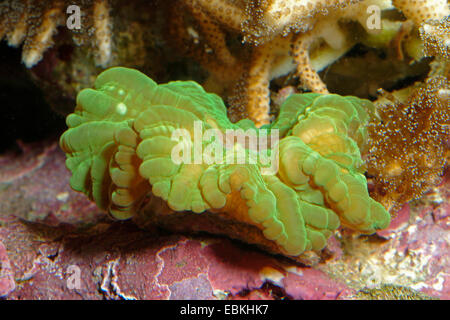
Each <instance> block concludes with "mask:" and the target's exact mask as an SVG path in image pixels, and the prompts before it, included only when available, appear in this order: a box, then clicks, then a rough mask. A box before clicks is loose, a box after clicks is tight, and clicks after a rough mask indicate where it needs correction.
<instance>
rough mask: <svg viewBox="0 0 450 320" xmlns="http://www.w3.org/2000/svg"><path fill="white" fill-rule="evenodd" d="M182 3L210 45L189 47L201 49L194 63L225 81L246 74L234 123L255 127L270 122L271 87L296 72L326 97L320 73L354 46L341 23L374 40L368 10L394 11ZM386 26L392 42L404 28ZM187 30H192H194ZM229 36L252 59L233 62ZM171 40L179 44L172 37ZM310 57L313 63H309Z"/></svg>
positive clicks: (326, 4)
mask: <svg viewBox="0 0 450 320" xmlns="http://www.w3.org/2000/svg"><path fill="white" fill-rule="evenodd" d="M183 2H184V3H186V6H187V7H188V8H189V9H190V10H191V12H193V15H194V16H195V17H196V20H197V27H195V28H196V31H197V32H198V33H196V34H197V35H199V37H200V38H202V39H203V40H204V41H205V42H206V44H203V45H198V44H196V45H195V46H192V45H191V47H197V48H200V54H199V51H198V50H197V51H195V52H196V53H195V54H194V55H195V57H196V58H197V59H198V60H199V61H200V62H201V63H202V64H203V65H204V66H205V67H206V69H207V70H210V71H212V73H213V74H220V77H222V78H225V79H235V78H236V74H238V75H239V74H242V77H241V79H240V80H239V81H238V82H237V85H236V87H235V90H234V93H233V94H232V96H231V98H230V99H229V102H230V104H231V108H230V111H229V114H230V117H231V119H232V121H237V120H239V119H243V118H247V117H249V118H250V119H252V120H253V121H255V123H256V125H257V126H261V125H263V124H267V123H269V122H270V110H269V109H270V108H269V105H270V96H269V84H270V81H271V80H272V79H274V78H276V77H279V76H281V75H285V74H288V73H290V72H292V71H294V72H295V75H296V76H298V78H299V80H300V83H301V85H302V86H303V87H304V88H306V89H309V90H311V91H312V92H317V93H327V92H328V91H327V88H326V86H325V84H324V83H323V81H322V80H321V79H320V77H319V75H318V74H317V71H319V70H321V69H323V68H324V67H326V66H327V65H328V64H330V63H331V62H333V61H335V60H336V59H338V58H339V57H341V56H342V55H343V54H345V53H346V52H347V51H348V50H349V49H350V48H351V47H352V46H353V45H354V44H355V37H354V35H353V36H352V35H351V33H352V31H351V29H352V28H353V27H351V28H346V27H345V26H343V25H342V22H348V21H357V22H358V23H359V24H360V25H361V27H362V28H363V29H365V30H366V32H367V33H368V34H372V33H373V32H374V31H373V30H371V29H370V26H369V25H368V22H367V21H368V19H369V17H370V12H368V11H367V9H368V7H370V6H371V5H376V6H377V7H378V8H379V9H380V10H385V9H391V8H392V4H391V3H390V2H389V1H381V0H365V1H350V0H347V1H338V2H336V1H297V0H295V1H277V0H273V1H256V0H255V1H248V2H246V3H243V2H242V1H231V0H222V1H218V0H217V1H212V2H208V1H201V0H196V1H183ZM174 10H176V9H174ZM225 12H233V13H235V14H233V19H227V17H228V15H227V14H224V13H225ZM220 13H222V14H220ZM178 15H180V14H178ZM206 17H209V20H208V19H206ZM231 20H232V21H231ZM386 23H388V24H389V23H390V24H389V26H388V28H387V29H389V32H387V33H389V35H390V36H391V37H393V36H394V35H395V32H393V31H392V30H391V29H395V28H396V29H397V30H399V29H400V24H394V23H391V22H389V21H381V27H382V28H384V27H385V24H386ZM194 26H195V24H194ZM239 26H240V27H239ZM393 27H395V28H393ZM185 28H192V24H189V25H188V26H185ZM182 29H183V26H179V27H177V30H178V31H177V33H178V34H182V32H180V31H181V30H182ZM229 32H231V33H232V34H234V35H240V36H241V37H242V38H243V40H244V42H246V43H245V46H244V47H245V48H248V49H249V51H250V55H249V57H248V58H245V59H244V60H243V59H242V57H240V58H236V59H230V58H229V57H230V54H231V51H230V50H227V49H226V41H225V38H226V36H225V35H226V34H227V33H229ZM385 33H386V32H385ZM387 33H386V34H383V36H382V37H380V38H384V39H385V43H388V42H389V37H387ZM171 37H173V38H175V39H176V38H177V36H176V35H174V33H172V34H171ZM186 38H187V37H186V36H184V39H186ZM208 39H212V40H208ZM205 47H207V48H210V53H211V54H210V55H206V56H207V58H204V57H205V53H204V52H203V53H202V52H201V48H205ZM240 51H242V48H241V49H240ZM317 52H319V54H317ZM312 53H313V55H314V58H311V55H312ZM211 58H212V59H211ZM230 61H232V63H230ZM236 70H238V72H237V73H236V72H235V71H236ZM242 70H246V72H243V71H242ZM216 78H217V76H216Z"/></svg>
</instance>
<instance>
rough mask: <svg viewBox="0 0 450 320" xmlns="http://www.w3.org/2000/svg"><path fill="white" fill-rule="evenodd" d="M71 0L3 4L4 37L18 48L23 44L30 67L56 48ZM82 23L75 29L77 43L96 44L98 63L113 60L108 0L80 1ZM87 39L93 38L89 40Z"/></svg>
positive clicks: (0, 14)
mask: <svg viewBox="0 0 450 320" xmlns="http://www.w3.org/2000/svg"><path fill="white" fill-rule="evenodd" d="M71 4H73V3H72V1H69V0H45V1H33V0H27V1H21V0H5V1H2V2H1V3H0V40H2V39H3V37H6V40H7V41H8V44H9V45H11V46H14V47H17V46H19V45H21V44H22V43H23V49H22V60H23V62H24V63H25V65H26V66H27V67H29V68H30V67H32V66H34V65H36V64H37V63H38V62H39V61H40V60H41V59H42V57H43V54H44V52H45V51H46V50H47V49H48V48H50V47H52V45H53V36H54V35H55V34H56V33H57V28H58V27H60V26H64V25H65V24H66V19H67V17H68V15H67V14H66V9H67V8H68V7H69V6H70V5H71ZM79 4H80V6H81V12H80V13H81V14H82V21H81V22H82V23H81V26H80V27H81V29H80V30H75V29H74V30H73V32H74V35H73V37H74V40H75V42H76V43H79V44H81V43H89V44H93V46H94V47H95V49H96V50H95V51H96V62H97V64H99V65H101V66H107V65H108V63H109V61H110V59H111V42H112V40H111V19H110V16H109V10H110V6H109V3H108V0H84V1H80V3H79ZM87 39H91V40H90V41H87Z"/></svg>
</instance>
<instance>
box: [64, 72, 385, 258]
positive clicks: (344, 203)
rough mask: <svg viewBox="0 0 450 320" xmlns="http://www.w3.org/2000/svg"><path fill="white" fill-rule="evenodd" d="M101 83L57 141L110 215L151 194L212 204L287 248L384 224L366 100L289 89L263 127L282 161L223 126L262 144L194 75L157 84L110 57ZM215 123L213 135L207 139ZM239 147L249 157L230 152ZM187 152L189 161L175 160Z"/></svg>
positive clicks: (87, 93)
mask: <svg viewBox="0 0 450 320" xmlns="http://www.w3.org/2000/svg"><path fill="white" fill-rule="evenodd" d="M95 88H96V89H85V90H83V91H81V92H80V94H79V95H78V99H77V107H76V109H75V113H73V114H71V115H69V116H68V118H67V124H68V126H69V129H68V130H67V131H66V132H65V133H64V134H63V136H62V137H61V140H60V144H61V147H62V149H63V150H64V151H65V152H66V153H67V162H66V164H67V167H68V168H69V169H70V171H71V172H72V174H73V175H72V178H71V181H70V183H71V186H72V187H73V188H74V189H75V190H78V191H81V192H84V193H86V194H87V195H88V196H89V197H90V198H91V199H93V200H94V201H95V202H96V203H97V205H98V206H99V207H100V208H102V209H105V210H108V211H109V212H110V213H111V215H112V216H113V217H115V218H118V219H126V218H129V217H132V216H133V215H135V214H136V213H137V211H139V210H142V207H143V203H145V201H146V199H148V197H152V196H156V197H158V198H160V199H162V200H163V201H164V203H167V206H168V208H170V210H169V211H170V212H169V213H168V214H169V215H173V214H176V212H185V211H192V212H195V213H203V212H205V211H209V212H212V213H216V214H218V215H220V216H222V217H224V218H226V219H228V220H233V221H236V222H239V223H243V224H246V225H250V226H253V227H255V228H257V230H259V232H261V233H262V234H263V235H264V237H265V238H266V239H268V240H270V241H271V242H273V243H275V244H276V246H277V247H278V252H281V253H283V254H286V255H288V256H298V255H300V254H301V253H303V252H304V251H305V250H316V251H317V250H321V249H322V248H323V247H324V246H325V245H326V240H327V238H328V237H329V236H330V235H331V234H332V232H333V231H334V230H335V229H336V228H338V226H339V224H340V223H342V224H343V225H345V226H348V227H350V228H353V229H356V230H359V231H360V232H364V233H373V232H375V231H376V230H377V229H380V228H385V227H387V225H388V224H389V221H390V216H389V213H388V212H387V211H386V210H385V209H384V208H383V207H382V206H381V205H380V204H379V203H377V202H376V201H374V200H373V199H372V198H370V197H369V194H368V190H367V183H366V179H365V177H364V175H363V174H362V170H363V169H362V161H361V155H360V149H361V150H364V149H365V148H366V146H365V140H366V135H367V134H366V128H365V125H366V123H367V122H368V120H369V117H370V116H373V112H374V107H373V105H372V104H371V103H370V102H369V101H366V100H361V99H358V98H355V97H340V96H337V95H320V94H304V95H293V96H291V97H290V98H289V99H288V100H287V101H286V102H285V103H284V105H283V106H282V108H281V111H280V114H279V116H278V118H277V120H276V121H275V122H274V123H272V125H270V126H268V127H266V128H265V129H268V130H269V133H270V136H271V137H272V134H273V133H275V132H276V133H277V134H279V136H280V137H281V140H280V142H279V144H278V143H277V141H276V139H275V140H272V139H271V140H270V142H271V145H269V146H268V148H267V149H265V153H266V155H267V156H269V157H270V158H271V159H272V164H273V161H276V160H279V170H272V171H267V170H265V169H268V168H267V167H268V164H267V162H265V161H266V160H267V159H265V160H263V159H264V158H263V157H261V154H260V153H258V154H257V155H256V156H254V157H253V158H252V157H251V155H255V149H252V148H251V146H247V144H246V142H242V141H239V138H238V137H239V135H237V136H236V137H237V141H236V140H235V137H233V138H232V139H231V140H230V138H229V135H228V134H229V130H233V132H240V134H244V135H249V136H248V137H249V139H250V137H251V135H250V134H249V133H248V132H249V131H251V132H255V135H254V137H257V138H258V141H259V142H258V148H257V149H258V150H261V147H262V146H263V143H262V142H261V140H259V139H260V138H261V136H262V134H263V133H262V132H263V131H262V130H261V129H260V130H257V129H256V128H255V126H254V124H253V123H252V122H250V121H248V120H243V121H240V122H238V123H236V124H233V123H231V122H230V121H229V120H228V118H227V114H226V108H225V105H224V104H223V102H222V100H221V99H220V98H219V97H218V96H216V95H215V94H208V93H206V92H205V91H204V90H203V89H202V88H201V87H200V86H199V85H198V84H196V83H195V82H191V81H188V82H181V81H178V82H170V83H168V84H163V85H157V84H156V83H155V82H153V81H152V80H151V79H149V78H147V77H146V76H145V75H143V74H142V73H140V72H138V71H136V70H133V69H126V68H113V69H109V70H107V71H105V72H103V73H102V74H101V75H99V76H98V78H97V80H96V83H95ZM198 123H200V124H201V126H200V129H199V127H198ZM180 129H181V130H182V132H184V133H183V135H177V136H175V137H174V134H175V133H177V134H179V133H180ZM210 129H216V130H215V131H214V132H215V134H214V135H212V136H210V137H209V139H207V138H204V137H205V135H206V134H207V133H208V132H209V130H210ZM198 130H200V131H198ZM244 130H246V131H245V133H244ZM181 136H183V137H184V138H183V139H181V140H180V137H181ZM180 146H182V147H183V148H181V149H179V148H180ZM236 150H241V152H243V153H241V155H242V154H243V155H244V158H243V159H245V160H247V162H241V163H239V162H237V159H234V160H236V161H231V162H230V161H229V160H230V159H233V157H235V154H234V152H235V151H236ZM277 150H278V152H277ZM180 152H181V153H180ZM230 152H231V158H230ZM180 154H181V155H182V157H183V158H184V157H185V158H184V159H185V160H186V159H187V160H188V161H182V162H178V161H175V158H174V155H180ZM213 158H215V159H216V160H217V159H218V160H219V161H211V159H213ZM238 158H239V153H238ZM250 159H254V162H251V160H250ZM190 161H191V162H190ZM269 166H270V165H269ZM153 210H158V209H155V208H153ZM159 210H163V208H160V209H159ZM152 212H154V211H152ZM219 223H220V222H219ZM244 240H248V239H244Z"/></svg>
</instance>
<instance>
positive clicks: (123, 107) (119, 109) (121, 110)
mask: <svg viewBox="0 0 450 320" xmlns="http://www.w3.org/2000/svg"><path fill="white" fill-rule="evenodd" d="M116 112H117V113H118V114H120V115H122V116H123V115H124V114H125V113H127V106H126V105H125V103H123V102H121V103H119V104H118V105H117V106H116Z"/></svg>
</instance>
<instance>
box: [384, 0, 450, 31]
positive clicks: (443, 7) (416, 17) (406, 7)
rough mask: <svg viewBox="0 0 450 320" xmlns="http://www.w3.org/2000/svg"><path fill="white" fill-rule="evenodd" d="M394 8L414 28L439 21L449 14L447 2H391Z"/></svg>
mask: <svg viewBox="0 0 450 320" xmlns="http://www.w3.org/2000/svg"><path fill="white" fill-rule="evenodd" d="M392 3H393V4H394V6H395V7H396V8H398V9H399V10H401V11H402V12H403V14H404V15H405V16H406V17H407V18H408V19H411V20H412V21H413V22H414V23H415V25H416V26H420V25H421V24H422V23H423V22H426V21H427V20H430V19H431V20H441V19H442V18H444V17H445V16H448V15H449V14H450V9H449V6H448V1H447V0H392Z"/></svg>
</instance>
